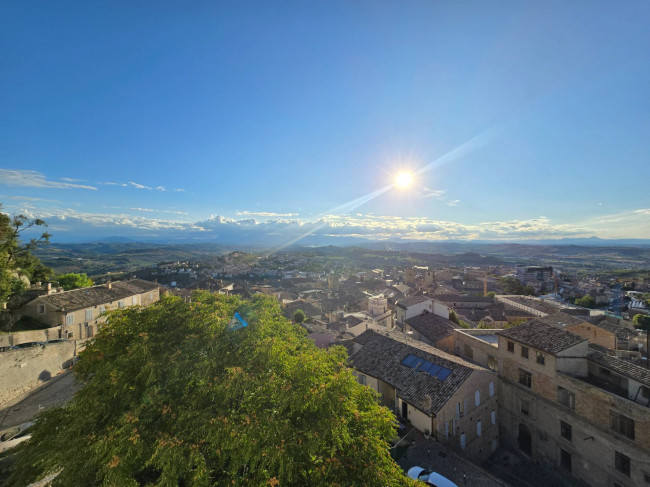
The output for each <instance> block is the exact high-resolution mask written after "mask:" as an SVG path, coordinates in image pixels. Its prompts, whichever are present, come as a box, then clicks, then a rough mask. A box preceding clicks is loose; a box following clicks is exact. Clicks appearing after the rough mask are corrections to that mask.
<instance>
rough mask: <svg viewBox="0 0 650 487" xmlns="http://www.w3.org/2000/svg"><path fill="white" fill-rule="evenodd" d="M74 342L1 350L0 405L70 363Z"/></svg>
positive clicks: (45, 379) (37, 384) (41, 382)
mask: <svg viewBox="0 0 650 487" xmlns="http://www.w3.org/2000/svg"><path fill="white" fill-rule="evenodd" d="M74 354H75V344H74V342H59V343H51V344H48V345H40V346H36V347H30V348H21V349H19V350H10V351H7V352H0V371H2V372H1V373H0V404H4V403H6V402H8V401H10V400H12V399H13V398H15V397H17V396H19V395H20V394H22V393H23V392H26V391H28V390H30V389H33V388H35V387H37V386H39V385H41V384H43V383H44V382H47V381H48V380H50V379H51V378H52V377H54V376H55V375H56V374H58V373H59V372H61V371H62V370H64V369H65V368H67V367H69V366H70V365H72V359H73V357H74Z"/></svg>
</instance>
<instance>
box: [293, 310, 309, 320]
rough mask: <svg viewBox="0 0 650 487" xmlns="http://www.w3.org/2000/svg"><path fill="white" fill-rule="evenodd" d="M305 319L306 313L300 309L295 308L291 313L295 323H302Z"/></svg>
mask: <svg viewBox="0 0 650 487" xmlns="http://www.w3.org/2000/svg"><path fill="white" fill-rule="evenodd" d="M306 319H307V315H306V314H305V312H304V311H303V310H301V309H298V310H296V312H295V313H294V314H293V321H295V322H296V323H302V322H303V321H305V320H306Z"/></svg>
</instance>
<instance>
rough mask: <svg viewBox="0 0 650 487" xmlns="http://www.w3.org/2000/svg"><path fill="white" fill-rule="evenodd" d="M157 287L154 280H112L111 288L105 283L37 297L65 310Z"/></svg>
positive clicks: (104, 302) (89, 305) (118, 298)
mask: <svg viewBox="0 0 650 487" xmlns="http://www.w3.org/2000/svg"><path fill="white" fill-rule="evenodd" d="M159 287H160V286H159V285H158V284H156V283H154V282H149V281H143V280H142V279H131V280H130V281H117V282H113V283H112V284H111V289H108V287H107V286H105V285H104V286H93V287H86V288H81V289H73V290H71V291H64V292H62V293H55V294H50V295H49V296H41V297H39V298H37V299H38V300H39V301H45V302H47V303H49V304H51V305H53V306H55V307H57V308H59V309H62V310H65V311H74V310H76V309H83V308H88V307H91V306H99V305H102V304H106V303H111V302H113V301H118V300H120V299H124V298H128V297H130V296H134V295H136V294H141V293H144V292H147V291H153V290H154V289H158V288H159ZM129 304H131V303H129Z"/></svg>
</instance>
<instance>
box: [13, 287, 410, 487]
mask: <svg viewBox="0 0 650 487" xmlns="http://www.w3.org/2000/svg"><path fill="white" fill-rule="evenodd" d="M235 312H238V313H239V314H240V315H241V316H242V317H243V318H244V319H245V321H246V322H247V323H248V326H246V327H243V328H239V329H232V328H229V325H228V323H229V322H230V320H231V318H232V316H233V314H234V313H235ZM346 360H347V354H346V352H345V349H343V348H342V347H331V348H328V349H323V350H321V349H318V348H316V346H315V345H313V344H312V343H311V341H310V340H309V339H308V338H307V337H306V332H305V331H304V330H303V329H302V328H301V327H298V326H296V325H294V324H291V323H290V322H289V321H288V320H286V319H285V318H284V317H282V314H281V310H280V308H279V306H278V304H277V303H276V302H275V301H274V300H272V299H271V298H268V297H255V298H253V299H252V300H250V301H242V300H240V299H239V298H238V297H233V296H223V295H221V296H220V295H213V294H210V293H206V292H201V293H196V294H194V295H193V299H192V301H191V303H186V302H184V301H183V300H182V299H179V298H176V297H171V296H165V297H164V298H163V299H161V301H160V302H158V303H156V304H154V305H152V306H150V307H148V308H126V309H123V310H118V311H114V312H112V313H111V314H109V324H107V325H106V326H105V327H104V328H102V329H101V330H100V331H99V333H98V334H97V335H96V337H95V338H94V339H93V341H92V342H91V343H90V344H89V345H88V346H87V348H86V349H85V350H84V351H83V352H82V353H81V355H80V358H79V362H78V364H77V365H76V366H75V369H74V371H75V374H76V378H77V380H79V381H81V383H82V384H83V388H82V389H81V390H80V391H79V392H78V393H77V394H76V396H75V397H74V399H73V400H72V401H71V402H70V403H68V405H67V406H65V407H62V408H59V409H54V410H50V411H47V412H45V413H43V414H42V415H41V416H40V418H39V420H38V422H37V423H36V425H35V426H34V428H33V434H32V437H31V439H30V440H28V441H26V442H25V443H23V444H21V445H20V446H19V447H18V449H17V455H16V461H15V464H14V465H13V468H12V472H11V476H10V478H9V479H8V483H9V484H10V485H25V484H27V483H29V482H30V481H32V480H34V479H35V478H37V477H40V478H42V477H43V476H45V475H47V474H48V473H53V472H59V471H60V473H59V475H58V476H57V477H56V479H55V480H54V482H53V485H85V486H93V485H119V486H138V485H148V486H153V485H157V486H163V485H165V486H176V485H182V486H185V487H190V486H192V487H193V486H213V485H214V486H226V485H239V486H259V485H271V486H274V485H283V486H284V485H288V486H292V485H312V486H319V485H323V486H325V485H327V486H329V485H391V486H392V485H413V486H414V485H415V484H414V483H413V482H412V481H411V480H409V479H407V478H406V477H405V475H404V473H403V471H402V470H401V469H400V468H399V467H398V466H397V465H396V464H395V463H394V462H393V460H392V459H391V457H390V455H389V451H388V442H389V441H390V440H391V439H392V438H393V437H394V435H395V427H394V421H395V417H394V415H393V414H392V413H391V412H390V411H389V410H388V409H386V408H384V407H381V406H379V405H378V403H377V394H376V393H375V392H374V391H373V390H372V389H370V388H368V387H365V386H362V385H361V384H359V383H357V382H356V381H355V379H354V376H353V375H352V373H351V371H350V370H349V369H348V368H347V365H346ZM70 445H74V448H75V452H74V454H70Z"/></svg>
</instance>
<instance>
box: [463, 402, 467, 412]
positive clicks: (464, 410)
mask: <svg viewBox="0 0 650 487" xmlns="http://www.w3.org/2000/svg"><path fill="white" fill-rule="evenodd" d="M467 409H468V408H467V398H465V399H463V412H464V413H465V414H467Z"/></svg>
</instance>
